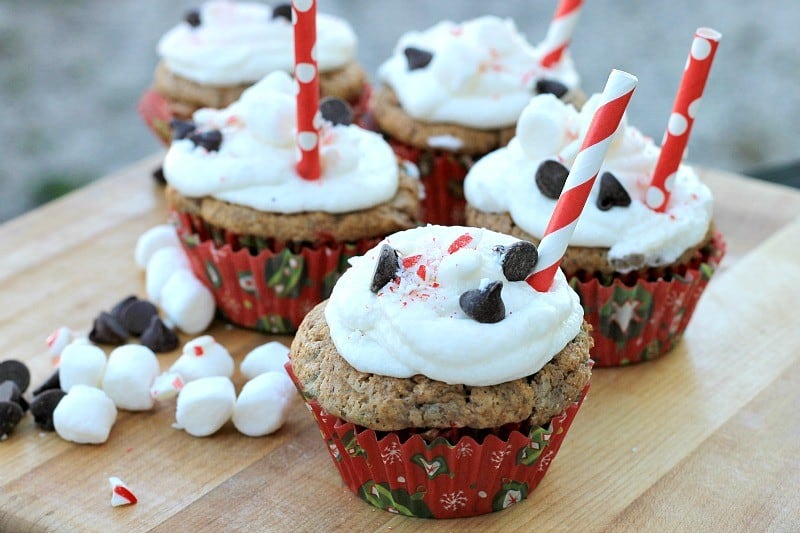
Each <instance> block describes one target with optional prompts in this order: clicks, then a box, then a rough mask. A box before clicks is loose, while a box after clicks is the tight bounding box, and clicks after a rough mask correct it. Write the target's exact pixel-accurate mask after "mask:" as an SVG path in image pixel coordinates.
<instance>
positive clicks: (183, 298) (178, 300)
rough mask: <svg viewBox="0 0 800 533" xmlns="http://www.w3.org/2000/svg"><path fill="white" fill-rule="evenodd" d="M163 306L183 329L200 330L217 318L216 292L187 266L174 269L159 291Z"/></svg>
mask: <svg viewBox="0 0 800 533" xmlns="http://www.w3.org/2000/svg"><path fill="white" fill-rule="evenodd" d="M160 303H161V309H163V310H164V313H166V315H167V317H168V318H169V319H170V321H172V323H174V324H175V325H176V326H178V328H180V329H181V330H182V331H183V332H184V333H189V334H190V335H193V334H196V333H200V332H201V331H205V330H206V328H208V325H209V324H211V321H212V320H214V313H215V311H216V309H217V306H216V304H215V303H214V295H213V294H211V291H209V290H208V289H207V288H206V286H205V285H203V284H202V283H200V282H199V281H198V280H197V278H195V277H194V274H192V273H191V272H190V271H188V270H178V271H176V272H173V273H172V275H171V276H170V277H169V279H168V280H167V282H166V284H165V285H164V288H163V290H162V291H161V295H160Z"/></svg>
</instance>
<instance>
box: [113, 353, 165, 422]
mask: <svg viewBox="0 0 800 533" xmlns="http://www.w3.org/2000/svg"><path fill="white" fill-rule="evenodd" d="M159 371H160V369H159V367H158V359H156V354H154V353H153V351H152V350H151V349H150V348H147V347H146V346H141V345H138V344H127V345H125V346H120V347H119V348H115V349H114V351H112V352H111V354H110V355H109V356H108V363H106V373H105V375H104V376H103V390H104V391H105V393H106V394H108V397H109V398H111V399H112V400H113V401H114V404H115V405H116V406H117V407H118V408H119V409H125V410H128V411H146V410H148V409H152V408H153V397H152V396H150V385H151V384H152V383H153V381H154V380H155V379H156V376H157V375H158V373H159Z"/></svg>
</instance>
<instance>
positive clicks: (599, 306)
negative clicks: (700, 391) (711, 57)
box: [570, 232, 725, 367]
mask: <svg viewBox="0 0 800 533" xmlns="http://www.w3.org/2000/svg"><path fill="white" fill-rule="evenodd" d="M724 254H725V241H724V239H723V238H722V235H721V234H720V233H718V232H717V233H716V234H715V235H714V238H713V239H712V241H711V244H710V245H709V246H708V247H706V248H705V249H704V250H703V253H702V255H701V257H699V258H697V259H695V260H694V261H693V262H692V263H690V264H689V265H688V267H687V268H685V269H682V270H681V272H679V273H672V274H671V276H670V277H669V279H667V278H665V277H659V278H658V279H655V280H652V281H651V280H646V279H640V278H636V279H633V281H631V280H630V279H629V278H623V279H619V278H615V279H613V280H611V281H609V282H607V283H604V282H603V280H601V279H599V278H598V277H592V278H590V279H584V278H583V277H580V278H579V277H575V276H572V277H570V285H571V286H572V288H573V289H575V292H577V293H578V296H579V297H580V299H581V304H582V305H583V310H584V318H585V319H586V321H587V322H588V323H589V324H591V325H592V338H593V339H594V348H593V349H592V359H594V361H595V363H596V365H597V366H598V367H604V366H605V367H609V366H623V365H628V364H632V363H639V362H642V361H647V360H650V359H655V358H656V357H659V356H661V355H663V354H665V353H667V352H669V351H670V350H671V349H672V348H673V347H675V345H677V343H678V342H679V341H680V339H681V337H682V336H683V332H684V330H685V329H686V326H687V325H688V324H689V320H690V319H691V318H692V314H693V313H694V310H695V307H696V306H697V302H698V301H699V300H700V296H701V295H702V294H703V291H704V290H705V288H706V286H707V285H708V281H709V280H710V279H711V276H712V275H713V273H714V271H715V270H716V268H717V266H718V265H719V263H720V261H722V257H723V255H724Z"/></svg>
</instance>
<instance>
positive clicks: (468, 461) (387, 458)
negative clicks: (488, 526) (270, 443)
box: [286, 363, 589, 518]
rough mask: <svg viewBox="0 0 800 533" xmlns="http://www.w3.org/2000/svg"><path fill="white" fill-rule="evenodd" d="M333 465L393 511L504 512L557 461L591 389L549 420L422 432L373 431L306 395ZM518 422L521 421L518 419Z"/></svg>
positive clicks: (356, 488)
mask: <svg viewBox="0 0 800 533" xmlns="http://www.w3.org/2000/svg"><path fill="white" fill-rule="evenodd" d="M286 371H287V372H288V373H289V375H290V376H291V378H292V380H293V381H294V382H295V385H296V386H297V388H298V390H299V391H300V394H301V395H302V396H303V398H304V400H305V402H306V406H307V407H308V409H309V410H310V411H311V413H312V414H313V415H314V419H315V420H316V421H317V424H318V425H319V428H320V431H321V433H322V438H323V440H324V441H325V442H326V444H327V448H328V452H329V453H330V456H331V459H332V460H333V464H334V465H335V466H336V468H337V469H338V470H339V474H340V475H341V477H342V480H343V481H344V483H345V484H346V485H347V486H348V487H350V490H352V491H353V492H354V493H355V494H356V495H357V496H358V497H359V498H361V499H362V500H364V501H366V502H367V503H369V504H370V505H373V506H375V507H378V508H380V509H384V510H386V511H389V512H393V513H398V514H403V515H406V516H416V517H420V518H462V517H467V516H475V515H480V514H486V513H491V512H494V511H500V510H502V509H505V508H507V507H510V506H511V505H513V504H515V503H518V502H520V501H521V500H524V499H525V498H526V497H527V496H528V495H529V494H530V493H531V492H532V491H533V490H534V489H535V488H536V487H537V486H538V485H539V482H540V481H541V480H542V478H543V477H544V475H545V474H546V473H547V469H548V468H549V467H550V464H551V463H552V462H553V459H554V458H555V456H556V454H557V453H558V450H559V448H560V447H561V444H562V442H563V441H564V437H565V436H566V434H567V430H568V429H569V427H570V425H571V424H572V421H573V420H574V418H575V414H576V413H577V412H578V409H579V408H580V406H581V403H582V402H583V399H584V397H585V395H586V392H587V391H588V389H589V384H588V383H587V384H586V386H585V387H584V389H583V390H582V391H581V394H580V397H579V398H578V399H577V400H576V401H575V402H574V403H572V404H571V405H570V406H569V407H567V409H566V410H565V411H564V412H563V413H562V414H561V415H559V416H557V417H555V418H553V419H552V420H551V421H550V424H548V425H547V427H539V426H532V427H526V428H523V427H518V428H512V429H508V428H498V430H497V431H496V433H497V434H495V433H489V434H487V435H485V436H482V437H478V439H477V440H476V438H474V437H473V436H472V435H471V434H470V433H471V432H472V431H474V430H469V429H468V428H464V429H452V430H445V433H447V434H448V436H447V437H444V436H440V437H436V438H434V439H432V440H431V439H428V440H427V441H426V439H424V438H423V437H422V435H420V434H418V433H413V431H409V430H404V431H403V432H388V433H387V432H376V431H373V430H370V429H366V428H363V427H361V426H357V425H355V424H352V423H350V422H347V421H345V420H343V419H341V418H338V417H336V416H334V415H331V414H329V413H327V412H325V410H324V409H322V407H320V405H319V404H318V403H317V402H316V401H315V400H314V399H313V398H309V397H308V396H307V395H306V394H304V391H303V388H302V384H301V383H300V382H299V381H298V380H297V378H296V377H295V376H294V374H293V373H292V368H291V363H287V364H286ZM515 426H520V424H516V425H515Z"/></svg>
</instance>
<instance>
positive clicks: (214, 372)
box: [169, 335, 234, 383]
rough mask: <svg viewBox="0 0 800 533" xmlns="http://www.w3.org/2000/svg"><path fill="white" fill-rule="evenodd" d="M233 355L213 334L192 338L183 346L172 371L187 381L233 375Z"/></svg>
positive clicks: (171, 368)
mask: <svg viewBox="0 0 800 533" xmlns="http://www.w3.org/2000/svg"><path fill="white" fill-rule="evenodd" d="M233 369H234V363H233V357H231V354H230V353H228V350H226V349H225V347H224V346H222V345H221V344H220V343H218V342H217V341H215V340H214V337H212V336H211V335H203V336H201V337H197V338H196V339H192V340H190V341H189V342H187V343H186V344H185V345H184V346H183V354H181V356H180V357H178V360H177V361H175V363H173V365H172V366H171V367H170V369H169V371H170V372H176V373H178V374H180V376H181V377H182V378H183V380H184V381H185V382H187V383H188V382H189V381H194V380H196V379H200V378H206V377H210V376H224V377H227V378H229V377H231V376H232V375H233Z"/></svg>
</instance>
